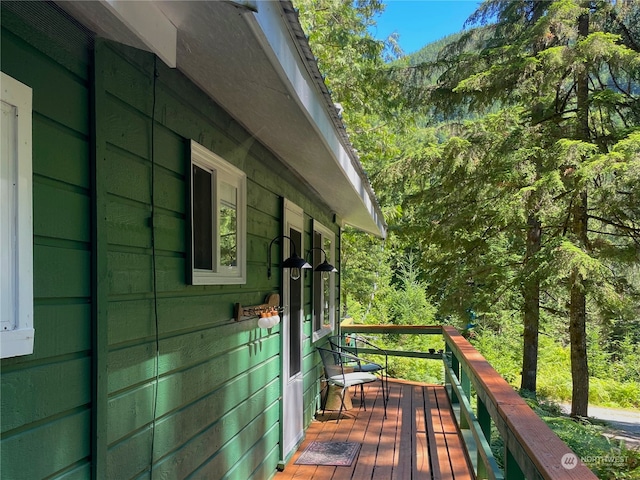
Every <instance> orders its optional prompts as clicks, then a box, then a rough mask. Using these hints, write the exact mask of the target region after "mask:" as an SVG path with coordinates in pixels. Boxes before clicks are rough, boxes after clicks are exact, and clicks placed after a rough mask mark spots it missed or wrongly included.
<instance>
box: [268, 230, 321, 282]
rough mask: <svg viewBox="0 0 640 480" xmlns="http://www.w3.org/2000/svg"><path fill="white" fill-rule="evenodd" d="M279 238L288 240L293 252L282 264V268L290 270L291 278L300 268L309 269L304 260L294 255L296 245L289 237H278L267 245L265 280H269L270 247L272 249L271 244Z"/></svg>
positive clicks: (309, 266)
mask: <svg viewBox="0 0 640 480" xmlns="http://www.w3.org/2000/svg"><path fill="white" fill-rule="evenodd" d="M281 238H286V239H288V240H289V243H290V245H291V250H292V251H293V253H292V254H291V256H290V257H289V258H287V259H286V260H285V261H283V262H282V268H289V269H291V271H292V273H291V275H292V278H293V277H294V271H299V270H300V269H301V268H311V265H309V264H308V263H307V262H306V261H305V260H304V258H300V257H299V256H298V254H297V253H296V244H295V243H294V242H293V240H292V239H291V237H289V236H287V235H278V236H277V237H275V238H274V239H273V240H271V242H270V243H269V250H268V251H267V278H271V247H273V244H274V243H275V242H276V241H277V240H280V239H281ZM298 278H299V277H298ZM295 279H296V280H297V278H295Z"/></svg>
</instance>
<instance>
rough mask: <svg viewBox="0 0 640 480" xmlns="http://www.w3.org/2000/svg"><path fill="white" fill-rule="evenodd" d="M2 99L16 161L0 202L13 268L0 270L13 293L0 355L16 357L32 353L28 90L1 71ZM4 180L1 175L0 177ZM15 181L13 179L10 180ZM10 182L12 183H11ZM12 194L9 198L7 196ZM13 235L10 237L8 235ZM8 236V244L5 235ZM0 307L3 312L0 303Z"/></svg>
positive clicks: (0, 336) (0, 235)
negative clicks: (9, 115)
mask: <svg viewBox="0 0 640 480" xmlns="http://www.w3.org/2000/svg"><path fill="white" fill-rule="evenodd" d="M0 80H1V82H0V84H1V85H2V87H1V90H2V102H4V103H7V104H9V105H12V106H14V107H15V108H16V110H17V121H16V125H17V132H16V137H17V138H16V142H17V143H16V151H17V155H18V162H17V165H16V166H15V167H16V172H15V175H14V180H13V182H12V181H11V180H9V179H6V180H7V184H6V185H7V186H8V190H7V194H8V195H7V198H9V199H10V200H9V201H8V202H5V201H4V200H5V198H3V201H2V202H0V203H1V204H0V208H2V209H6V211H5V212H3V217H4V215H5V214H6V215H8V217H9V218H10V217H11V216H13V218H14V219H15V221H14V223H13V227H14V231H13V233H9V231H8V230H9V225H8V223H9V222H7V224H4V222H3V224H2V225H0V228H1V229H2V231H1V232H0V238H1V240H0V248H2V249H8V250H9V251H11V252H12V254H11V255H10V256H11V257H12V258H11V260H10V262H12V265H11V267H12V268H11V267H10V266H8V265H7V266H5V265H3V266H2V267H3V268H2V269H3V270H4V269H5V267H6V268H8V269H10V270H13V272H6V271H3V272H2V273H0V274H1V275H7V277H8V278H9V282H11V284H12V288H13V290H14V291H13V293H12V295H11V296H12V297H13V298H12V300H10V307H9V312H10V313H9V315H10V316H11V317H13V320H12V321H11V324H12V328H11V329H8V330H4V329H3V330H1V331H0V358H8V357H16V356H19V355H29V354H32V353H33V340H34V335H35V330H34V328H33V210H32V208H33V207H32V203H33V200H32V198H33V193H32V192H33V190H32V166H31V161H32V159H31V155H32V154H31V151H32V149H31V142H32V140H31V139H32V90H31V88H30V87H28V86H26V85H24V84H22V83H20V82H19V81H17V80H15V79H14V78H12V77H10V76H8V75H6V74H5V73H2V76H1V79H0ZM2 181H3V182H4V181H5V179H2ZM14 182H15V183H14ZM12 183H13V185H12ZM11 197H12V199H11ZM11 237H13V238H11ZM7 238H9V240H8V241H9V243H10V244H9V245H5V244H4V243H5V239H7ZM0 311H1V312H3V313H4V312H6V311H7V310H6V309H5V306H4V305H0Z"/></svg>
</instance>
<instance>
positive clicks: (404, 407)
mask: <svg viewBox="0 0 640 480" xmlns="http://www.w3.org/2000/svg"><path fill="white" fill-rule="evenodd" d="M389 385H390V398H389V403H388V406H387V418H384V409H383V404H382V402H383V398H382V393H381V391H380V388H379V386H378V385H377V384H368V385H366V386H365V398H366V406H367V410H366V411H365V410H364V409H363V408H361V405H360V399H359V394H358V395H356V396H355V397H354V398H353V408H352V409H350V410H349V411H347V412H343V414H342V418H341V419H340V422H339V423H336V418H337V412H329V411H327V412H326V414H325V415H322V413H321V412H319V414H318V415H317V416H316V419H315V420H314V421H313V422H312V423H311V425H310V427H309V429H308V430H307V432H306V436H305V439H304V441H303V442H302V444H301V445H300V448H299V450H298V451H297V452H296V453H295V454H294V455H293V457H292V458H291V460H290V461H289V462H288V464H287V465H286V467H285V469H284V471H282V472H278V473H277V474H276V476H275V480H289V479H303V478H304V479H306V480H361V479H375V480H383V479H384V480H388V479H394V480H409V479H434V480H440V479H453V480H471V479H473V478H474V474H473V470H472V468H471V466H470V462H469V461H468V459H467V455H466V452H465V451H464V447H463V444H462V440H461V437H460V434H459V432H458V431H457V429H456V424H455V420H454V416H453V412H452V411H451V406H450V405H449V401H448V397H447V394H446V392H445V390H444V387H442V386H440V385H427V384H419V383H415V382H404V381H399V380H396V381H394V380H391V381H390V382H389ZM313 441H319V442H328V441H335V442H358V443H361V444H362V447H361V449H360V452H359V454H358V456H357V458H356V460H355V461H354V462H353V463H352V464H351V466H349V467H336V466H316V465H296V464H295V463H294V462H295V461H296V460H297V459H298V457H299V456H300V455H301V453H302V451H303V450H304V449H305V448H306V447H307V446H308V445H309V444H310V443H311V442H313Z"/></svg>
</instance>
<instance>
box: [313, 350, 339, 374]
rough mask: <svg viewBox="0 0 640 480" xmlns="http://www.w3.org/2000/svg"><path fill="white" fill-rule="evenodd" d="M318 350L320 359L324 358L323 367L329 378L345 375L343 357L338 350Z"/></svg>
mask: <svg viewBox="0 0 640 480" xmlns="http://www.w3.org/2000/svg"><path fill="white" fill-rule="evenodd" d="M316 350H318V352H319V353H320V358H322V365H323V366H324V373H325V375H326V376H327V378H329V377H333V376H335V375H344V370H343V368H342V356H341V355H340V352H339V351H338V350H333V349H328V348H320V347H317V348H316Z"/></svg>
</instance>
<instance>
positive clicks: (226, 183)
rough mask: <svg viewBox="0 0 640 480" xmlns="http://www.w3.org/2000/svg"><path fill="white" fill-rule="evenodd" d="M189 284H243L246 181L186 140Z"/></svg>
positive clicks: (221, 159)
mask: <svg viewBox="0 0 640 480" xmlns="http://www.w3.org/2000/svg"><path fill="white" fill-rule="evenodd" d="M190 182H191V184H190V185H191V188H190V192H191V195H190V197H191V198H190V200H191V209H190V210H191V218H190V220H191V221H190V233H191V262H190V263H191V268H190V274H191V283H192V284H193V285H221V284H239V283H246V281H247V278H246V277H247V268H246V263H247V262H246V236H247V235H246V230H247V227H246V223H247V221H246V216H247V213H246V212H247V176H246V175H245V174H244V172H242V171H241V170H239V169H237V168H236V167H234V166H233V165H231V164H230V163H228V162H227V161H225V160H224V159H223V158H221V157H219V156H218V155H216V154H215V153H213V152H211V151H209V150H207V149H206V148H205V147H203V146H202V145H200V144H198V143H197V142H195V141H193V140H192V141H191V180H190Z"/></svg>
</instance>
